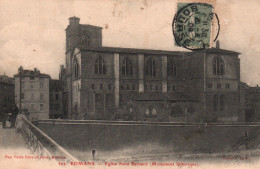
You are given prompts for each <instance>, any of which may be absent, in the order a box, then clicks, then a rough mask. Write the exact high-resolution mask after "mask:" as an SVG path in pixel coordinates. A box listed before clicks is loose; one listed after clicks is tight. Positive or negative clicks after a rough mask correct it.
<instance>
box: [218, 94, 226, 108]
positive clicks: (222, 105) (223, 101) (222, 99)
mask: <svg viewBox="0 0 260 169" xmlns="http://www.w3.org/2000/svg"><path fill="white" fill-rule="evenodd" d="M219 103H220V105H219V106H220V107H219V109H220V111H223V110H224V104H225V95H223V94H222V95H220V98H219Z"/></svg>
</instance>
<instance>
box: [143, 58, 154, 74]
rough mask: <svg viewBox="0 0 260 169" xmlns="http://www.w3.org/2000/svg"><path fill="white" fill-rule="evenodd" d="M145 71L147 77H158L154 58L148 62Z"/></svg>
mask: <svg viewBox="0 0 260 169" xmlns="http://www.w3.org/2000/svg"><path fill="white" fill-rule="evenodd" d="M145 70H146V71H145V72H146V73H145V74H146V75H147V76H156V64H155V60H154V58H150V59H148V60H147V62H146V69H145Z"/></svg>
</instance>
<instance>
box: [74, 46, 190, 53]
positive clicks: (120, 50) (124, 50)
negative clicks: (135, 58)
mask: <svg viewBox="0 0 260 169" xmlns="http://www.w3.org/2000/svg"><path fill="white" fill-rule="evenodd" d="M78 48H79V49H80V50H83V51H84V50H86V51H99V52H117V53H133V54H159V55H185V54H186V53H191V52H183V51H166V50H151V49H136V48H119V47H100V48H93V47H88V46H83V45H79V46H78Z"/></svg>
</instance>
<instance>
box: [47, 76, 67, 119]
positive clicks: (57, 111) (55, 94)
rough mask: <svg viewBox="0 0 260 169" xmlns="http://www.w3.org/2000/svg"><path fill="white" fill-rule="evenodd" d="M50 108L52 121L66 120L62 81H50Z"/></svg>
mask: <svg viewBox="0 0 260 169" xmlns="http://www.w3.org/2000/svg"><path fill="white" fill-rule="evenodd" d="M49 84H50V85H49V90H50V91H49V94H50V99H49V103H50V105H49V108H50V114H49V118H50V119H58V118H64V117H63V116H64V112H65V110H64V106H63V91H62V88H61V83H60V80H56V79H50V82H49Z"/></svg>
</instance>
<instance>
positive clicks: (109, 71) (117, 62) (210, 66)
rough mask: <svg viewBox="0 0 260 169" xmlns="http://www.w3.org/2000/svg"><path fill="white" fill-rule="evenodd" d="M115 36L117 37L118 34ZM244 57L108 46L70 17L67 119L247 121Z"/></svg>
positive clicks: (94, 29) (224, 52)
mask: <svg viewBox="0 0 260 169" xmlns="http://www.w3.org/2000/svg"><path fill="white" fill-rule="evenodd" d="M115 36H116V35H115ZM239 54H240V53H238V52H235V51H229V50H224V49H220V48H219V43H217V45H216V48H210V49H205V50H200V51H193V52H179V51H163V50H147V49H131V48H118V47H104V46H103V45H102V28H101V27H98V26H92V25H87V24H80V18H77V17H71V18H69V25H68V27H67V28H66V78H65V91H66V93H67V98H68V99H67V101H68V118H69V119H100V120H102V119H104V120H136V121H175V122H223V121H224V122H225V121H243V120H244V113H243V111H242V109H241V107H240V101H241V100H240V60H239V58H238V55H239Z"/></svg>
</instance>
